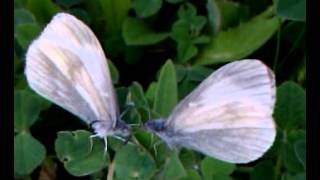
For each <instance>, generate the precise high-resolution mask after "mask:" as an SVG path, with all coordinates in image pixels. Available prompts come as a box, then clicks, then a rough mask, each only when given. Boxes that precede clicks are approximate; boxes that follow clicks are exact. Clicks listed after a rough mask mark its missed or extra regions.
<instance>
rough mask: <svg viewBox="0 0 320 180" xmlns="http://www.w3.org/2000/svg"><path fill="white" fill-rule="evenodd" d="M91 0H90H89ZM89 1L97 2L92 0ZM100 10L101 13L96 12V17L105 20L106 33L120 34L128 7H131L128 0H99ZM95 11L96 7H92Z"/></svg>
mask: <svg viewBox="0 0 320 180" xmlns="http://www.w3.org/2000/svg"><path fill="white" fill-rule="evenodd" d="M90 1H92V0H90ZM91 3H93V4H94V3H96V4H97V3H98V2H94V1H92V2H91ZM98 4H101V7H102V11H101V12H100V13H101V14H96V18H99V17H100V16H102V17H101V18H103V19H104V20H105V22H104V24H105V31H106V32H107V33H108V34H113V35H115V34H120V33H119V32H121V28H122V25H123V23H124V21H125V19H126V18H127V16H128V12H129V9H130V7H131V1H130V0H121V1H119V0H99V3H98ZM92 11H97V8H94V9H92Z"/></svg>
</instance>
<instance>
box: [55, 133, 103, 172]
mask: <svg viewBox="0 0 320 180" xmlns="http://www.w3.org/2000/svg"><path fill="white" fill-rule="evenodd" d="M90 134H91V133H89V132H87V131H84V130H77V131H73V132H67V131H63V132H59V133H58V138H57V139H56V141H55V150H56V153H57V156H58V158H59V160H60V161H61V162H63V164H64V167H65V169H66V170H67V171H68V172H69V173H70V174H71V175H73V176H86V175H89V174H92V173H94V172H97V171H100V170H101V169H103V168H104V167H106V166H107V164H108V161H109V156H108V155H107V154H106V155H105V154H104V143H103V142H102V140H101V139H99V138H93V139H92V150H91V143H90Z"/></svg>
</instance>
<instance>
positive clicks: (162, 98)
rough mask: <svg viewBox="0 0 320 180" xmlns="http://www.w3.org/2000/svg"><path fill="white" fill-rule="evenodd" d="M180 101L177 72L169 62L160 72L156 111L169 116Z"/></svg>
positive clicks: (155, 103) (154, 107) (154, 105)
mask: <svg viewBox="0 0 320 180" xmlns="http://www.w3.org/2000/svg"><path fill="white" fill-rule="evenodd" d="M177 101H178V89H177V78H176V70H175V68H174V65H173V63H172V61H171V60H168V61H167V62H166V63H165V64H164V65H163V67H162V68H161V71H160V76H159V82H158V84H157V89H156V96H155V101H154V104H153V109H154V111H156V112H158V113H159V114H160V115H162V116H168V115H169V113H170V112H171V111H172V109H173V108H174V106H175V105H176V104H177Z"/></svg>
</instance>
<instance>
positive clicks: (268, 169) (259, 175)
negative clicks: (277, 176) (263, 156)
mask: <svg viewBox="0 0 320 180" xmlns="http://www.w3.org/2000/svg"><path fill="white" fill-rule="evenodd" d="M273 176H274V164H273V163H272V161H269V160H266V161H261V162H259V163H258V164H257V165H255V166H254V169H253V171H252V172H251V174H250V180H270V179H273Z"/></svg>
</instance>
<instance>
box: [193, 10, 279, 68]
mask: <svg viewBox="0 0 320 180" xmlns="http://www.w3.org/2000/svg"><path fill="white" fill-rule="evenodd" d="M271 10H272V9H268V10H266V11H265V12H263V13H262V14H260V15H259V16H257V17H255V18H253V19H251V20H250V21H248V22H244V23H240V25H239V26H237V27H234V28H230V29H228V30H226V31H221V32H220V33H219V34H217V36H214V37H212V41H211V42H210V43H209V45H208V46H207V47H206V48H205V49H204V50H203V51H202V53H201V54H200V56H199V58H198V59H197V60H196V64H217V63H222V62H229V61H233V60H237V59H241V58H244V57H246V56H248V55H250V54H251V53H253V52H254V51H255V50H257V49H258V48H259V47H261V46H262V45H263V44H264V43H265V42H266V41H267V40H268V39H270V38H271V37H272V35H273V34H274V32H275V31H276V30H277V29H278V27H279V25H280V19H279V18H278V17H276V16H273V17H270V15H271V13H272V11H271Z"/></svg>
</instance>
